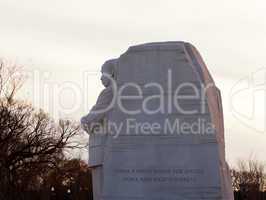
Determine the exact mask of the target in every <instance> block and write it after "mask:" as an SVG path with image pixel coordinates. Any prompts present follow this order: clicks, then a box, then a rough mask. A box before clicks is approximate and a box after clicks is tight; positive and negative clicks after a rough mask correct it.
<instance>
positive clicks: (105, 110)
mask: <svg viewBox="0 0 266 200" xmlns="http://www.w3.org/2000/svg"><path fill="white" fill-rule="evenodd" d="M115 65H116V60H115V59H112V60H108V61H106V62H105V63H104V64H103V66H102V69H101V72H102V76H101V81H102V84H103V86H104V87H105V88H104V89H103V91H102V92H101V93H100V95H99V97H98V99H97V102H96V104H95V105H94V106H93V107H92V109H91V110H90V112H89V114H87V115H86V116H84V117H82V118H81V125H82V127H83V129H84V130H85V131H86V132H87V133H88V134H89V135H90V139H89V140H90V141H89V167H91V170H92V178H93V193H94V199H99V197H98V196H99V195H100V192H101V188H102V179H103V174H102V173H103V171H102V165H103V156H104V155H103V154H104V147H105V142H106V139H107V138H106V137H107V135H106V134H107V133H105V132H103V131H102V132H101V133H99V132H98V133H95V132H94V130H95V129H94V128H98V126H101V127H104V126H105V124H104V123H105V120H106V119H107V118H108V114H109V112H110V110H111V105H112V101H113V96H114V95H113V88H112V81H114V75H115ZM101 130H103V129H101Z"/></svg>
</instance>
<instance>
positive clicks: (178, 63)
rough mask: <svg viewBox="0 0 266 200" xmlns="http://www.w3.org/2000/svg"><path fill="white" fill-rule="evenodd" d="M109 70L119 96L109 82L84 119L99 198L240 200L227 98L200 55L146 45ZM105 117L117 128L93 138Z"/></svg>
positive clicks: (185, 48)
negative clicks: (228, 147) (227, 134)
mask: <svg viewBox="0 0 266 200" xmlns="http://www.w3.org/2000/svg"><path fill="white" fill-rule="evenodd" d="M107 65H108V66H115V67H112V68H113V69H112V70H110V72H111V73H109V74H110V76H112V77H115V82H116V89H117V92H115V93H114V92H113V90H112V87H110V92H109V89H108V87H109V86H108V85H109V84H106V83H104V85H107V87H106V91H105V90H104V92H103V93H101V95H100V97H99V99H98V101H97V103H96V105H95V106H94V107H93V108H92V110H91V112H90V113H89V114H88V115H87V116H86V117H84V118H82V120H81V123H82V125H83V127H84V129H85V130H86V131H87V132H89V133H90V139H89V165H90V166H91V167H92V169H93V187H94V199H96V200H207V199H211V200H214V199H216V200H233V192H232V186H231V178H230V173H229V168H228V165H227V163H226V161H225V143H224V124H223V111H222V103H221V96H220V91H219V89H218V88H217V87H216V85H215V83H214V81H213V79H212V77H211V75H210V73H209V71H208V69H207V67H206V65H205V63H204V61H203V59H202V58H201V56H200V54H199V53H198V51H197V50H196V48H195V47H194V46H193V45H191V44H189V43H186V42H159V43H148V44H142V45H137V46H132V47H130V48H129V49H128V50H127V51H126V52H125V53H124V54H122V55H121V56H120V57H119V58H118V59H116V60H112V61H109V62H107ZM103 82H105V81H103ZM114 99H115V102H113V103H112V106H111V109H103V108H106V107H108V106H109V105H110V102H111V101H112V100H114ZM99 110H102V112H93V111H99ZM107 110H108V111H107ZM105 118H106V119H107V121H106V123H107V124H108V126H109V125H111V126H110V127H113V128H110V129H109V128H107V129H104V130H107V132H104V133H103V134H95V133H94V131H91V130H92V129H93V128H91V125H92V124H93V123H94V122H99V121H101V120H102V119H105ZM92 127H93V126H92Z"/></svg>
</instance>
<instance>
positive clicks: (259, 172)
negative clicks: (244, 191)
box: [231, 158, 266, 191]
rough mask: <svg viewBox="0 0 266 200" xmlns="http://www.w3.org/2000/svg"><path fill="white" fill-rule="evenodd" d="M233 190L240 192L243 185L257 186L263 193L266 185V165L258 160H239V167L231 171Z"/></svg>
mask: <svg viewBox="0 0 266 200" xmlns="http://www.w3.org/2000/svg"><path fill="white" fill-rule="evenodd" d="M231 175H232V180H233V188H234V190H240V186H241V185H246V186H256V187H257V188H258V189H260V190H261V191H263V190H264V187H265V183H266V176H265V164H264V163H262V162H259V161H258V160H256V159H252V158H250V159H249V160H248V161H245V160H239V161H238V163H237V167H236V168H233V169H232V170H231Z"/></svg>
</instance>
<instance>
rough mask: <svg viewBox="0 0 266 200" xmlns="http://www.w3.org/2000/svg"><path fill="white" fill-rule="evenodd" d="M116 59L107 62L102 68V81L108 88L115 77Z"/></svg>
mask: <svg viewBox="0 0 266 200" xmlns="http://www.w3.org/2000/svg"><path fill="white" fill-rule="evenodd" d="M115 61H116V60H115V59H113V60H109V61H106V62H105V63H104V64H103V66H102V70H101V72H102V76H101V81H102V84H103V85H104V87H108V86H109V85H110V84H111V79H112V78H113V76H114V68H115Z"/></svg>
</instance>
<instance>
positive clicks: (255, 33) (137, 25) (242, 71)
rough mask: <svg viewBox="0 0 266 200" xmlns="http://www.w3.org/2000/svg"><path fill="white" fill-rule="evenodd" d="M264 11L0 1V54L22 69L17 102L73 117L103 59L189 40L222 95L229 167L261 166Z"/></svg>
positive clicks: (243, 2)
mask: <svg viewBox="0 0 266 200" xmlns="http://www.w3.org/2000/svg"><path fill="white" fill-rule="evenodd" d="M265 10H266V3H265V1H263V0H261V1H260V0H234V1H232V0H219V1H218V0H201V1H195V0H193V1H192V0H186V1H179V0H157V1H156V0H145V1H144V0H141V1H139V0H135V1H132V0H131V1H129V0H120V1H99V0H97V1H90V0H86V1H85V0H84V1H82V0H75V1H74V0H64V1H63V0H45V1H40V0H0V57H1V58H3V59H7V60H9V61H10V62H14V63H17V64H19V65H23V66H24V68H25V69H26V70H27V71H28V72H29V80H28V82H27V83H26V85H25V87H24V89H23V90H22V92H21V94H20V95H21V96H22V97H23V98H27V99H29V100H30V101H33V102H34V104H36V106H39V107H44V108H45V109H46V110H47V111H48V112H50V113H52V115H54V116H55V117H58V116H59V117H72V118H74V119H76V120H79V118H80V116H81V115H83V114H85V113H86V112H87V111H88V109H89V108H90V107H91V106H92V105H93V104H94V103H95V101H96V98H97V96H98V94H99V92H100V90H101V89H102V86H101V83H100V80H99V75H100V67H101V65H102V64H103V62H104V61H105V60H107V59H110V58H115V57H118V56H119V55H120V54H122V53H123V52H124V51H125V50H126V49H127V48H128V47H129V46H130V45H134V44H140V43H146V42H152V41H173V40H184V41H189V42H191V43H193V44H194V45H195V46H196V47H197V48H198V50H199V51H200V53H201V54H202V56H203V58H204V60H205V62H206V63H207V66H208V68H209V70H210V72H211V73H212V75H213V77H214V79H215V81H216V84H217V86H218V87H219V88H220V89H221V91H222V96H223V103H224V114H225V137H226V152H227V157H228V159H229V161H231V162H233V161H234V160H236V159H238V158H248V157H249V156H250V155H256V156H257V157H258V158H259V159H264V157H263V155H265V154H266V145H265V144H266V132H265V129H264V128H265V127H264V125H265V112H266V106H265V102H266V99H265V94H264V92H265V87H262V86H265V84H264V85H262V84H261V83H265V82H262V81H265V76H263V75H265V74H266V73H264V68H266V61H265V54H266V37H265V36H266V12H265ZM85 71H86V72H87V73H89V79H88V80H84V72H85ZM265 71H266V70H265ZM240 80H242V81H240ZM40 81H43V83H41V82H40ZM86 81H88V83H89V87H84V84H86ZM257 82H258V83H259V84H257ZM51 87H52V92H51ZM47 88H48V89H47ZM69 88H71V89H69ZM85 90H86V91H85ZM55 91H56V92H55ZM73 91H75V92H73ZM239 91H241V92H239ZM88 93H89V95H87V96H88V97H84V94H88ZM232 94H234V96H233V95H232ZM233 97H234V98H233ZM230 102H233V104H232V105H233V106H230ZM254 102H255V103H254ZM37 104H38V105H37ZM70 108H73V109H72V110H71V109H70ZM64 110H66V112H63V113H58V111H64Z"/></svg>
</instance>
